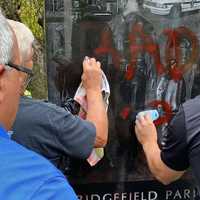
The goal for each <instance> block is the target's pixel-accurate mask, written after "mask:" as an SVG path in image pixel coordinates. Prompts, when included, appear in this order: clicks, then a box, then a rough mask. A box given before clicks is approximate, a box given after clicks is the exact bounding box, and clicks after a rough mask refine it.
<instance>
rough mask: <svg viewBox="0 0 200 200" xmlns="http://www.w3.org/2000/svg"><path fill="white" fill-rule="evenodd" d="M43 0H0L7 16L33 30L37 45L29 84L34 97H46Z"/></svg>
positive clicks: (0, 4) (0, 5)
mask: <svg viewBox="0 0 200 200" xmlns="http://www.w3.org/2000/svg"><path fill="white" fill-rule="evenodd" d="M44 3H45V1H44V0H0V7H1V8H2V11H3V12H4V14H5V15H6V17H7V18H9V19H12V20H16V21H20V22H22V23H24V24H26V25H27V26H28V27H29V28H30V29H31V31H32V32H33V34H34V36H35V38H36V40H37V45H36V47H35V48H34V51H35V55H34V58H33V61H34V67H33V70H34V74H35V75H34V80H33V81H32V82H31V84H30V85H29V87H28V89H29V90H30V91H31V93H32V96H33V97H34V98H47V75H46V71H45V69H44V66H43V65H44V61H43V54H44V32H43V27H42V26H41V25H43V16H44Z"/></svg>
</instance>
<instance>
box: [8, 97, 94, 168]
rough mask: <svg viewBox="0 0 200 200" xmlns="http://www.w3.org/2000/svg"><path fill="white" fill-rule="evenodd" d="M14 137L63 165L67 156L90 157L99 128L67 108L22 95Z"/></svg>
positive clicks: (14, 127)
mask: <svg viewBox="0 0 200 200" xmlns="http://www.w3.org/2000/svg"><path fill="white" fill-rule="evenodd" d="M13 132H14V134H13V135H12V139H13V140H15V141H16V142H18V143H20V144H22V145H24V146H26V147H27V148H29V149H31V150H33V151H35V152H37V153H39V154H42V155H43V156H45V157H46V158H48V159H49V160H51V161H52V162H53V163H54V164H55V165H56V166H58V165H59V163H60V160H61V159H63V156H72V157H75V158H81V159H85V158H87V157H88V156H89V155H90V153H91V152H92V149H93V147H94V142H95V137H96V129H95V127H94V125H93V124H92V123H90V122H87V121H85V120H82V119H81V118H79V117H77V116H74V115H72V114H71V113H70V112H68V111H66V110H65V109H64V108H61V107H59V106H56V105H54V104H51V103H47V102H44V101H42V100H33V99H30V98H27V97H22V98H21V100H20V106H19V111H18V113H17V117H16V121H15V123H14V126H13Z"/></svg>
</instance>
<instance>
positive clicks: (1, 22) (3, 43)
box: [0, 10, 14, 64]
mask: <svg viewBox="0 0 200 200" xmlns="http://www.w3.org/2000/svg"><path fill="white" fill-rule="evenodd" d="M13 43H14V41H13V32H12V30H11V28H10V26H9V24H8V22H7V19H6V18H5V17H4V16H3V14H2V12H1V10H0V64H7V63H8V62H9V61H11V59H12V56H13V55H12V51H13V49H12V48H13Z"/></svg>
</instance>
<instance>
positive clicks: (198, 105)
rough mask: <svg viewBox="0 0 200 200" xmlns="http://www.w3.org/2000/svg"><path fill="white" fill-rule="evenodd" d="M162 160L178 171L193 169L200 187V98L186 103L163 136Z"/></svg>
mask: <svg viewBox="0 0 200 200" xmlns="http://www.w3.org/2000/svg"><path fill="white" fill-rule="evenodd" d="M161 159H162V160H163V162H164V163H165V164H166V165H167V166H168V167H170V168H171V169H174V170H176V171H183V170H186V169H187V168H188V167H189V166H191V167H192V169H193V172H194V175H195V177H196V179H197V181H198V184H199V186H200V170H199V164H200V96H197V97H196V98H194V99H191V100H189V101H187V102H185V103H184V104H183V105H182V106H180V109H179V112H178V113H177V114H176V115H175V116H174V118H173V119H172V121H171V122H170V124H169V126H168V128H167V130H166V132H165V133H164V136H163V142H162V151H161Z"/></svg>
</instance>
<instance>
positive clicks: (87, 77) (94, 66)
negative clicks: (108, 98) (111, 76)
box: [81, 57, 102, 92]
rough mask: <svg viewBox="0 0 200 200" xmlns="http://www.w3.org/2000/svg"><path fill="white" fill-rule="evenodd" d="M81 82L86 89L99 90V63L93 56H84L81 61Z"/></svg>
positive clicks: (100, 72) (100, 77)
mask: <svg viewBox="0 0 200 200" xmlns="http://www.w3.org/2000/svg"><path fill="white" fill-rule="evenodd" d="M81 78H82V82H83V86H84V87H85V89H86V91H87V92H88V91H95V92H101V79H102V70H101V63H100V62H98V61H96V59H95V58H89V57H85V59H84V61H83V74H82V77H81Z"/></svg>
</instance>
